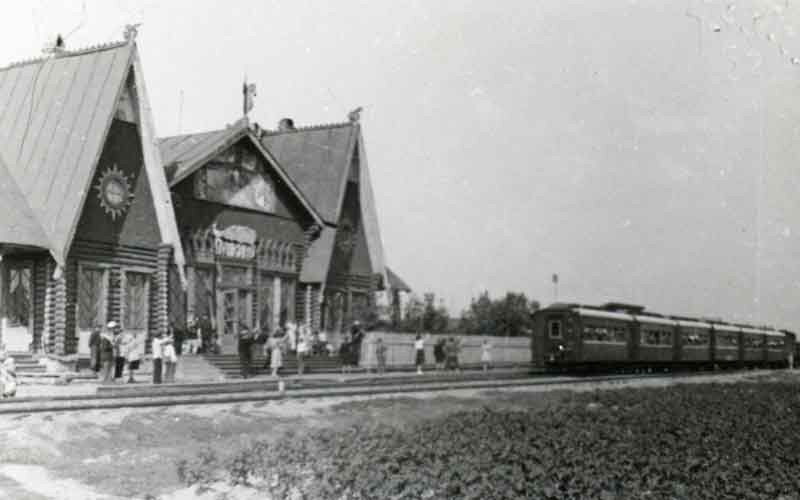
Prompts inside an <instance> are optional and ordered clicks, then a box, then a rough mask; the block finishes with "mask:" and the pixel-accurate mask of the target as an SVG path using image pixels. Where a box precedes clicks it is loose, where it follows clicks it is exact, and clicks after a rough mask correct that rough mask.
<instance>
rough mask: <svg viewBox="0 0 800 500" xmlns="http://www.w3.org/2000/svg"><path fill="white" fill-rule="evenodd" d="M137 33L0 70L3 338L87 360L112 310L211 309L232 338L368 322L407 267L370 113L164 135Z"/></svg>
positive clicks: (161, 317)
mask: <svg viewBox="0 0 800 500" xmlns="http://www.w3.org/2000/svg"><path fill="white" fill-rule="evenodd" d="M135 37H136V33H135V30H133V29H127V30H126V37H125V41H122V42H118V43H112V44H108V45H103V46H96V47H91V48H88V49H83V50H74V51H68V50H65V49H64V48H63V47H59V46H56V47H54V48H53V49H52V51H51V53H50V54H49V55H47V56H46V57H43V58H40V59H36V60H30V61H25V62H21V63H16V64H12V65H10V66H7V67H4V68H0V210H3V215H2V217H0V340H2V342H4V343H5V344H6V346H7V348H8V349H9V350H10V351H26V352H36V353H43V354H46V355H49V356H52V357H56V358H58V357H65V358H66V359H67V360H70V359H73V358H74V357H76V355H78V356H80V357H83V356H86V355H88V337H89V334H90V333H91V331H92V330H93V329H95V328H100V327H102V326H103V325H105V324H106V323H107V322H108V321H111V320H114V321H117V322H119V323H120V324H121V326H122V328H123V330H136V331H140V332H145V333H146V334H148V335H153V334H154V333H155V332H158V331H162V332H163V331H165V330H166V328H167V326H168V324H169V322H170V321H172V322H174V323H175V324H176V325H177V326H183V325H186V324H187V323H188V322H189V321H191V320H195V319H198V320H202V319H203V318H207V319H208V320H209V322H210V323H211V325H212V326H213V327H214V328H215V329H216V332H217V334H218V338H219V340H220V341H221V344H222V347H223V350H224V351H225V352H233V351H235V350H236V339H237V335H238V333H239V332H240V331H241V329H243V328H257V329H265V330H274V329H275V328H276V327H278V326H279V325H283V324H284V323H285V322H287V321H293V322H295V323H298V324H306V325H309V326H310V327H312V328H314V329H320V330H325V331H328V332H330V333H332V334H334V335H335V334H336V333H338V332H341V331H343V330H344V329H346V328H347V327H349V326H350V324H351V323H352V322H353V321H354V320H356V319H366V315H367V312H368V311H369V310H370V308H371V306H372V305H374V303H375V296H376V292H377V291H379V290H384V291H388V287H389V286H390V285H391V283H392V282H396V281H397V280H393V279H389V278H387V270H386V267H385V264H384V257H383V248H382V243H381V238H380V232H379V228H378V219H377V215H376V213H375V202H374V197H373V193H372V186H371V181H370V175H369V168H368V165H367V157H366V151H365V147H364V138H363V135H362V131H361V124H360V123H359V118H358V114H357V113H351V115H350V117H349V120H348V121H347V122H344V123H338V124H332V125H322V126H314V127H307V128H295V127H294V125H293V123H292V121H291V120H288V119H284V120H282V121H281V123H280V124H279V126H278V128H277V129H275V130H264V129H262V128H261V127H259V126H258V125H255V124H251V123H250V122H249V120H248V119H247V117H246V116H245V117H244V118H242V119H241V120H239V121H237V122H236V123H234V124H233V125H230V126H227V127H225V128H223V129H220V130H214V131H209V132H203V133H195V134H186V135H180V136H175V137H166V138H162V139H157V138H156V136H155V132H154V126H153V120H152V117H151V115H150V106H149V103H148V100H147V93H146V90H145V86H144V77H143V74H142V65H141V62H140V60H139V55H138V50H137V47H136V42H135ZM184 254H185V255H184ZM392 276H393V277H394V275H392ZM400 282H402V280H400ZM403 286H405V285H403ZM405 288H406V289H407V287H405Z"/></svg>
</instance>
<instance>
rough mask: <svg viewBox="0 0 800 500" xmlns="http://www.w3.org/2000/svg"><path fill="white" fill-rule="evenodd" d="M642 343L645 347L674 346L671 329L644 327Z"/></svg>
mask: <svg viewBox="0 0 800 500" xmlns="http://www.w3.org/2000/svg"><path fill="white" fill-rule="evenodd" d="M642 343H643V344H645V345H657V346H661V345H664V346H670V345H672V331H671V330H670V329H669V328H662V327H653V326H643V327H642Z"/></svg>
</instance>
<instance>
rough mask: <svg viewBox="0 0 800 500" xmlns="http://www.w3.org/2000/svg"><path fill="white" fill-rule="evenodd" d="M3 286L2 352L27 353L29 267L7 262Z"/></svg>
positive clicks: (30, 327)
mask: <svg viewBox="0 0 800 500" xmlns="http://www.w3.org/2000/svg"><path fill="white" fill-rule="evenodd" d="M4 278H5V279H4V280H3V282H4V286H3V302H4V303H5V313H6V314H5V319H6V321H5V325H4V328H3V339H2V340H3V342H4V343H5V345H6V349H8V350H9V351H12V352H13V351H16V352H27V351H29V350H30V348H31V344H32V343H33V263H32V262H9V263H8V264H7V265H6V272H5V276H4Z"/></svg>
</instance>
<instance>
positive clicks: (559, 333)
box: [542, 314, 568, 363]
mask: <svg viewBox="0 0 800 500" xmlns="http://www.w3.org/2000/svg"><path fill="white" fill-rule="evenodd" d="M543 326H544V343H543V344H544V345H543V347H544V352H543V353H542V354H543V355H544V356H545V357H546V358H547V359H548V361H550V362H556V363H560V362H563V361H566V360H567V359H568V353H567V338H566V329H565V325H564V315H563V314H557V315H552V314H551V315H547V316H545V321H544V325H543Z"/></svg>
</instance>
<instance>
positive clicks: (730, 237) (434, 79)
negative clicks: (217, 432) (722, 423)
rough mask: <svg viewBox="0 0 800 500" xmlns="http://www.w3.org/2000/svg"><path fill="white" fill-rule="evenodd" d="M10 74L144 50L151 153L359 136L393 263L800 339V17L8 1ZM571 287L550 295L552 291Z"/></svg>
mask: <svg viewBox="0 0 800 500" xmlns="http://www.w3.org/2000/svg"><path fill="white" fill-rule="evenodd" d="M3 11H4V15H3V16H2V18H0V40H2V43H0V64H5V63H7V62H12V61H17V60H20V59H26V58H30V57H35V56H38V55H40V54H41V49H42V47H43V46H44V45H45V44H46V43H52V41H53V39H54V38H55V35H56V34H57V33H62V34H64V35H66V43H67V48H68V49H69V48H80V47H84V46H87V45H92V44H97V43H104V42H109V41H113V40H118V39H121V38H122V32H123V27H124V25H125V24H128V23H142V26H141V27H140V29H139V37H138V39H137V42H138V45H139V49H140V51H141V57H142V63H143V67H144V74H145V79H146V83H147V87H148V92H149V95H150V101H151V105H152V108H153V112H154V116H155V121H156V130H157V132H158V134H159V135H161V136H168V135H174V134H177V133H188V132H197V131H204V130H211V129H217V128H221V127H223V126H224V125H226V124H228V123H233V122H234V121H235V120H237V119H238V118H239V117H240V116H241V113H242V111H241V84H242V81H243V79H244V78H245V77H246V78H247V80H248V81H249V82H254V83H256V85H257V88H258V96H257V97H256V102H255V109H254V110H253V111H252V112H251V114H250V117H251V120H253V121H257V122H259V123H260V124H261V125H262V126H263V127H265V128H274V127H275V125H276V124H277V122H278V120H279V119H280V118H282V117H291V118H293V119H294V120H295V123H296V124H297V125H299V126H307V125H313V124H320V123H331V122H341V121H345V120H346V115H347V113H348V111H350V110H352V109H354V108H356V107H358V106H363V107H364V112H363V113H362V124H363V133H364V139H365V145H366V150H367V156H368V160H369V166H370V170H371V174H372V181H373V188H374V192H375V197H376V205H377V210H378V217H379V221H380V225H381V233H382V238H383V244H384V251H385V255H386V259H387V262H388V264H389V266H390V267H392V269H393V270H395V271H396V272H397V273H398V274H400V275H401V276H402V277H403V278H404V279H405V281H407V282H408V283H409V284H410V285H411V287H412V288H413V289H414V290H415V291H416V292H418V293H423V292H427V291H431V292H434V293H436V294H437V297H440V298H441V299H443V301H444V304H445V305H446V306H447V307H448V309H449V310H450V312H451V314H454V315H458V314H460V312H461V311H462V310H463V309H464V308H465V307H467V306H468V304H469V302H470V300H471V298H472V297H475V296H477V295H478V294H479V293H480V292H481V291H483V290H487V291H488V292H489V293H490V295H491V296H493V297H499V296H502V295H504V294H505V293H506V292H508V291H514V292H524V293H525V294H526V295H527V296H528V297H530V298H532V299H536V300H539V301H540V302H541V303H542V304H547V303H550V302H552V301H554V300H555V299H556V296H557V299H558V300H561V301H575V302H582V303H603V302H606V301H612V300H613V301H624V302H631V303H636V304H643V305H645V306H647V308H648V309H651V310H654V311H657V312H662V313H672V314H687V315H695V316H708V317H721V318H725V319H728V320H733V321H747V322H756V323H759V324H771V325H775V326H778V327H781V328H789V329H795V330H800V308H798V307H797V305H798V303H800V261H799V260H798V245H800V225H799V224H798V216H800V210H798V209H799V208H800V207H799V206H798V202H797V193H798V185H800V170H799V169H798V168H797V166H796V163H797V159H798V157H799V155H800V141H798V138H800V99H798V97H800V0H751V1H737V0H726V1H709V0H693V1H689V2H683V1H663V0H614V1H612V0H594V1H591V2H587V1H584V0H537V1H530V0H520V1H512V0H506V1H495V2H490V1H485V0H484V1H469V0H463V1H449V0H440V1H436V2H426V1H389V0H386V1H383V0H369V1H354V0H340V1H337V2H322V1H298V0H291V1H289V0H286V1H284V0H275V1H264V0H252V1H244V0H242V1H233V0H232V1H229V2H215V1H203V0H189V1H170V2H160V1H122V0H117V1H113V0H103V1H85V2H83V1H74V2H63V1H62V2H56V1H45V0H33V1H24V2H23V1H13V2H12V1H9V2H4V6H3ZM553 274H558V277H559V280H558V281H559V282H558V289H557V290H555V287H554V285H553V283H552V275H553Z"/></svg>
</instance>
